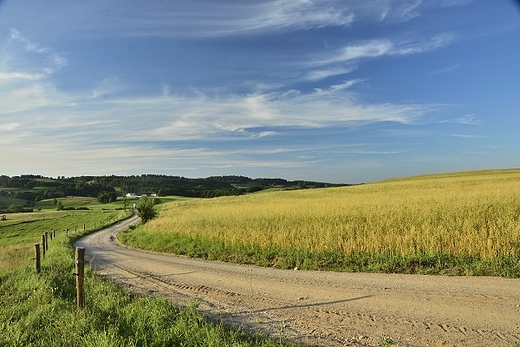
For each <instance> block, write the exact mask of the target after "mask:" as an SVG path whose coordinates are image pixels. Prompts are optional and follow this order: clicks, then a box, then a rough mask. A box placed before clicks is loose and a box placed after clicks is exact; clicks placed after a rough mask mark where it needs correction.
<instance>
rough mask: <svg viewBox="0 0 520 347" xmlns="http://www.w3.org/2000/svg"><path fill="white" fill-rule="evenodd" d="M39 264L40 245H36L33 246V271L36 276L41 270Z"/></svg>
mask: <svg viewBox="0 0 520 347" xmlns="http://www.w3.org/2000/svg"><path fill="white" fill-rule="evenodd" d="M40 264H41V262H40V244H39V243H37V244H35V245H34V269H35V270H36V273H37V274H39V273H40V270H41V266H40Z"/></svg>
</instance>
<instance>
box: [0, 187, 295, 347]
mask: <svg viewBox="0 0 520 347" xmlns="http://www.w3.org/2000/svg"><path fill="white" fill-rule="evenodd" d="M90 200H92V199H90ZM90 200H88V199H86V198H81V197H76V198H69V199H60V201H62V203H63V204H64V206H71V207H75V209H74V210H66V211H56V210H55V207H54V206H55V205H54V204H53V203H52V201H42V202H41V204H42V205H41V206H42V207H43V208H42V210H41V211H40V212H34V213H19V214H9V215H7V220H5V221H0V347H4V346H5V347H7V346H9V347H17V346H20V347H21V346H24V347H25V346H42V347H43V346H45V347H48V346H50V347H52V346H56V347H57V346H60V347H61V346H96V347H104V346H110V347H116V346H117V347H119V346H188V347H189V346H237V347H240V346H244V347H246V346H265V347H271V346H273V347H274V346H291V344H289V343H287V342H285V341H283V340H280V339H277V340H274V339H267V338H265V337H264V336H262V335H247V334H245V333H244V332H242V331H240V330H230V329H228V328H226V327H225V326H223V325H220V324H213V323H211V322H208V321H207V320H206V319H205V318H204V317H203V316H201V315H200V314H199V313H198V312H197V306H196V303H194V304H193V305H192V306H190V307H187V308H179V307H177V306H176V305H175V303H171V302H168V301H166V300H163V299H160V298H151V297H146V296H134V295H132V294H130V293H128V292H126V291H123V290H121V289H119V288H117V287H116V286H115V285H114V284H113V283H112V282H110V281H108V280H106V279H102V278H101V277H99V276H97V275H96V274H94V273H93V272H92V271H91V270H90V269H89V268H86V273H85V292H86V307H85V309H83V310H81V311H78V309H77V307H76V297H75V296H76V292H75V277H74V274H73V272H74V255H73V250H72V248H71V244H72V243H73V242H74V240H75V239H77V238H78V237H80V236H81V235H82V234H86V233H90V232H92V231H94V230H97V229H100V228H102V227H104V226H106V225H109V224H112V223H113V222H114V221H116V220H119V219H121V218H125V217H126V216H128V215H130V211H124V210H123V209H119V207H118V206H117V204H116V205H113V204H111V205H103V204H99V203H98V202H87V201H90ZM121 203H122V202H121ZM46 206H47V207H46ZM80 206H86V207H88V208H89V209H88V210H78V209H76V208H77V207H80ZM109 208H112V209H109ZM83 224H85V230H83ZM75 226H77V228H76V233H74V227H75ZM67 228H68V230H69V235H68V236H67V235H66V230H67ZM52 230H56V237H55V238H54V239H53V240H52V241H49V250H48V251H47V253H46V256H45V257H44V258H43V259H42V264H41V272H40V274H36V273H35V271H34V269H33V266H32V262H33V260H32V258H33V256H34V255H33V253H32V251H33V249H34V244H35V243H39V242H40V241H41V234H42V233H44V232H45V231H48V232H51V231H52Z"/></svg>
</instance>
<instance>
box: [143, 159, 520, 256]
mask: <svg viewBox="0 0 520 347" xmlns="http://www.w3.org/2000/svg"><path fill="white" fill-rule="evenodd" d="M145 228H146V232H148V233H159V234H163V235H164V234H180V235H185V236H188V237H194V238H197V237H198V238H204V239H210V240H220V241H222V242H224V243H225V244H229V245H235V244H242V245H251V246H254V247H260V248H263V247H273V246H274V247H276V248H281V249H287V248H292V249H308V250H309V251H311V252H319V251H331V252H340V253H343V254H352V253H359V252H367V253H379V254H387V255H397V256H400V255H408V254H439V253H441V254H448V255H452V256H459V255H469V256H476V257H479V258H482V259H489V258H493V257H497V256H512V257H520V169H510V170H490V171H474V172H463V173H451V174H442V175H427V176H420V177H412V178H404V179H395V180H389V181H383V182H378V183H371V184H366V185H359V186H351V187H341V188H326V189H313V190H297V191H270V192H261V193H256V194H251V195H245V196H239V197H221V198H215V199H206V200H193V201H188V202H181V203H169V204H166V205H165V206H164V207H163V209H162V211H161V214H160V217H159V218H158V219H156V220H153V221H151V222H149V223H148V224H146V225H145Z"/></svg>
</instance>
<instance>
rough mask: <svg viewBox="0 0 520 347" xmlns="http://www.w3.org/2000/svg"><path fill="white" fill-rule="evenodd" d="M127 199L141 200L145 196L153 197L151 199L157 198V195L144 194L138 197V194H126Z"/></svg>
mask: <svg viewBox="0 0 520 347" xmlns="http://www.w3.org/2000/svg"><path fill="white" fill-rule="evenodd" d="M125 196H126V197H127V198H135V199H139V198H141V197H143V196H151V197H154V198H155V197H157V193H143V194H141V195H138V194H137V193H126V195H125Z"/></svg>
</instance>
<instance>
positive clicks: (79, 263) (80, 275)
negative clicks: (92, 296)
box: [75, 247, 85, 309]
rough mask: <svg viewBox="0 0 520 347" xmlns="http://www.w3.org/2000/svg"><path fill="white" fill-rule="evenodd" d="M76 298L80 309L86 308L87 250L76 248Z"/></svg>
mask: <svg viewBox="0 0 520 347" xmlns="http://www.w3.org/2000/svg"><path fill="white" fill-rule="evenodd" d="M75 258H76V261H75V263H76V298H77V301H76V302H77V304H78V309H82V308H84V307H85V248H83V247H77V248H76V257H75Z"/></svg>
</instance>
